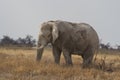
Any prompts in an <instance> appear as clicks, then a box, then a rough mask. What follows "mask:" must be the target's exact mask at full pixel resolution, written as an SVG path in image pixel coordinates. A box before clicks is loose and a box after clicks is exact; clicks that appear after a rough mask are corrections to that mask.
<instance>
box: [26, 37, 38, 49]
mask: <svg viewBox="0 0 120 80" xmlns="http://www.w3.org/2000/svg"><path fill="white" fill-rule="evenodd" d="M35 42H36V41H35V39H33V37H32V36H31V35H27V36H26V38H25V44H26V46H28V47H32V46H35Z"/></svg>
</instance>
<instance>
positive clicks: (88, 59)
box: [82, 48, 94, 67]
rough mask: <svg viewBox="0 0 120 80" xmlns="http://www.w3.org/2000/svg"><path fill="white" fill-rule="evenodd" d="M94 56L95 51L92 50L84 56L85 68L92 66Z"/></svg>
mask: <svg viewBox="0 0 120 80" xmlns="http://www.w3.org/2000/svg"><path fill="white" fill-rule="evenodd" d="M93 56H94V51H93V50H92V48H88V49H87V50H86V51H85V52H84V53H83V55H82V58H83V67H89V66H90V65H91V64H92V59H93Z"/></svg>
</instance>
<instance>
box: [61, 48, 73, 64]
mask: <svg viewBox="0 0 120 80" xmlns="http://www.w3.org/2000/svg"><path fill="white" fill-rule="evenodd" d="M63 55H64V58H65V61H66V65H73V63H72V59H71V54H70V53H69V51H67V50H63Z"/></svg>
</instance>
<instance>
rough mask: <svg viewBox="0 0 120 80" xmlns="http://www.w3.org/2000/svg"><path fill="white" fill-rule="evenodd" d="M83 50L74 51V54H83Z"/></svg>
mask: <svg viewBox="0 0 120 80" xmlns="http://www.w3.org/2000/svg"><path fill="white" fill-rule="evenodd" d="M82 53H83V52H82V51H74V52H72V54H73V55H81V54H82Z"/></svg>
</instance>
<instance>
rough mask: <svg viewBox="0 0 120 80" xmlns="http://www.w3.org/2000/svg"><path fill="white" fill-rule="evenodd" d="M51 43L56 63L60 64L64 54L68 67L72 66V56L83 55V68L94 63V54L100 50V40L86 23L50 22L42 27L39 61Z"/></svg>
mask: <svg viewBox="0 0 120 80" xmlns="http://www.w3.org/2000/svg"><path fill="white" fill-rule="evenodd" d="M48 43H51V44H52V46H53V55H54V59H55V63H57V64H59V63H60V56H61V52H63V55H64V58H65V61H66V64H67V65H72V64H73V63H72V59H71V55H72V54H77V55H81V56H82V58H83V66H88V65H89V64H91V63H92V59H93V56H94V53H95V52H96V51H97V50H98V47H99V39H98V35H97V33H96V31H95V30H94V29H93V28H92V27H91V26H90V25H89V24H86V23H71V22H66V21H59V20H57V21H48V22H44V23H43V24H42V25H41V29H40V34H39V39H38V46H37V57H36V58H37V61H40V59H41V56H42V53H43V49H44V47H45V46H46V45H47V44H48Z"/></svg>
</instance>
